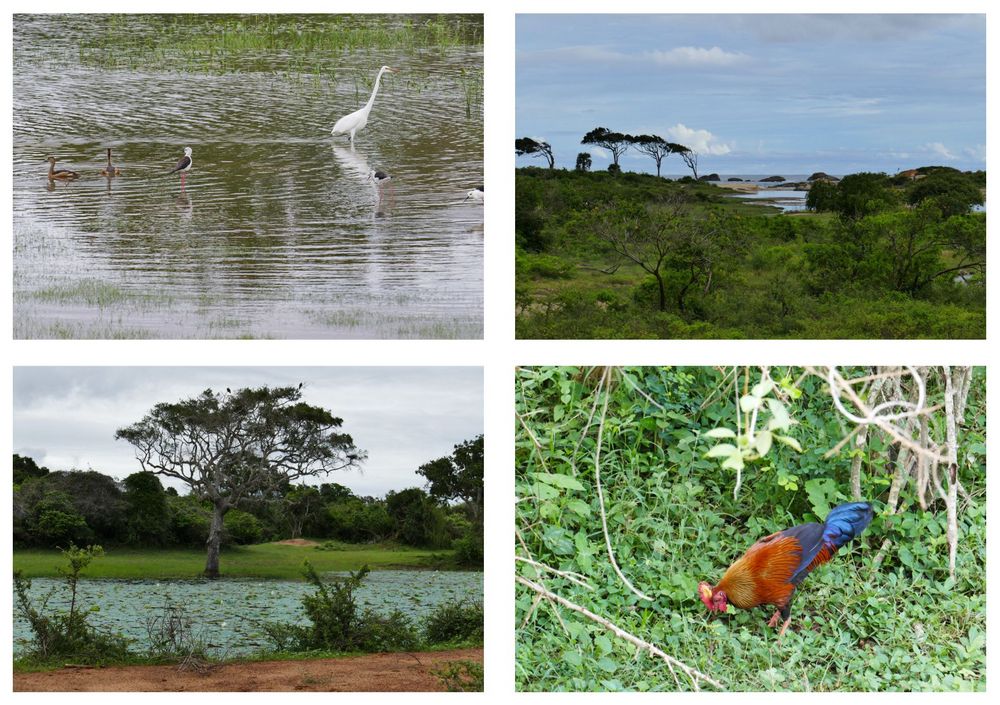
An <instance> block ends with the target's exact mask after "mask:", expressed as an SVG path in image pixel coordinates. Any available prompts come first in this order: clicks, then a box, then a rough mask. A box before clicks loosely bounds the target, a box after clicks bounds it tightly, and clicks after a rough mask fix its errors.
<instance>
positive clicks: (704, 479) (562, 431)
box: [516, 368, 986, 691]
mask: <svg viewBox="0 0 1000 705" xmlns="http://www.w3.org/2000/svg"><path fill="white" fill-rule="evenodd" d="M600 374H601V371H600V370H597V371H590V372H588V371H587V370H583V369H575V368H524V369H521V370H520V371H519V373H518V392H519V393H518V396H519V401H518V408H517V410H518V413H519V416H520V418H521V420H522V421H523V425H522V426H521V428H519V433H518V438H517V480H516V491H517V497H518V500H519V501H518V504H517V525H518V528H519V535H520V540H519V541H518V553H519V555H520V556H525V555H526V552H525V551H526V550H527V551H529V552H530V553H529V554H528V555H530V557H531V558H532V559H534V560H537V561H539V562H541V563H543V564H545V565H547V566H551V567H552V568H555V569H557V570H559V571H563V572H564V573H576V574H579V575H580V576H583V579H584V580H585V582H586V583H587V584H589V585H590V587H591V588H592V589H587V588H586V587H584V586H581V585H580V584H578V583H577V582H574V581H573V580H571V579H569V578H568V577H566V576H564V575H557V574H554V573H552V572H550V571H542V570H539V569H537V568H535V567H534V566H532V565H530V564H527V563H525V562H523V561H522V562H519V563H518V571H517V572H518V574H519V575H520V576H523V577H525V578H527V579H529V580H531V581H541V582H544V585H545V586H546V587H547V588H548V589H549V590H551V591H552V592H554V593H556V594H557V595H560V596H562V597H564V598H566V599H568V600H570V601H571V602H574V603H576V604H578V605H581V606H583V607H586V608H587V609H589V610H591V611H592V612H594V613H596V614H598V615H601V616H602V617H604V618H606V619H608V620H609V621H611V622H613V623H614V624H616V625H617V626H619V627H621V628H622V629H624V630H626V631H628V632H630V633H631V634H633V635H635V636H637V637H639V638H640V639H643V640H645V641H648V642H651V643H652V644H654V645H656V646H658V647H660V648H661V649H663V651H665V652H666V653H667V654H670V655H671V656H673V657H675V658H677V659H679V660H680V661H682V662H683V663H685V664H687V665H688V666H690V667H692V668H696V669H698V670H699V671H702V672H703V673H705V674H707V675H709V676H710V677H712V678H715V679H717V680H718V681H720V682H721V683H722V685H723V687H724V688H725V689H726V690H733V691H876V690H881V691H886V690H888V691H928V690H929V691H956V690H985V684H986V660H985V637H986V579H985V562H986V548H985V542H986V531H985V526H986V516H985V500H984V495H983V488H984V487H985V461H984V459H983V458H982V457H981V454H982V453H983V452H984V448H983V447H981V442H982V440H983V439H984V438H985V435H984V434H985V431H984V428H985V425H984V424H985V413H984V412H983V413H982V414H979V413H978V412H976V411H974V410H971V409H972V404H971V403H970V412H968V414H967V419H966V428H965V435H964V438H965V444H966V445H965V446H964V447H965V452H966V455H965V457H970V455H971V456H972V460H973V461H974V464H973V465H972V467H971V468H965V467H963V472H966V473H967V475H968V476H967V477H963V482H964V483H965V484H966V486H967V487H969V488H970V490H971V494H972V497H971V501H970V502H969V503H968V504H966V505H964V506H963V508H962V510H961V513H960V514H959V536H960V540H959V544H958V554H957V572H956V577H955V579H954V580H952V579H950V578H949V576H948V549H947V541H946V536H945V527H946V521H945V514H944V512H943V511H936V512H933V511H932V512H923V511H921V510H920V508H919V507H918V506H913V505H912V504H911V500H908V499H905V498H904V499H903V502H902V504H901V506H900V510H899V513H898V514H897V515H896V516H893V517H889V516H885V515H884V514H885V507H886V504H885V500H884V498H885V493H886V490H887V487H888V483H889V481H890V479H891V476H890V475H888V474H886V473H885V471H884V468H883V467H882V466H880V463H885V460H884V451H885V449H884V448H880V447H879V446H878V445H877V443H876V441H877V439H870V441H871V444H870V445H869V452H871V457H869V458H868V459H867V460H868V462H869V463H871V466H872V472H870V473H868V474H866V475H865V476H864V485H863V491H864V495H865V496H866V497H867V498H869V499H871V500H872V502H873V504H874V506H875V511H876V518H875V520H874V522H873V523H872V525H871V526H870V527H869V528H868V530H867V531H866V532H865V534H864V535H863V536H862V537H861V538H860V539H858V540H855V541H854V542H852V543H850V544H848V545H847V546H845V547H844V548H843V549H841V550H840V552H838V554H837V555H836V556H835V557H834V558H833V560H832V561H830V563H828V564H827V565H824V566H821V567H820V568H818V569H816V570H815V571H814V572H813V573H812V574H811V575H809V577H808V578H807V579H806V580H805V582H804V583H803V584H802V585H801V586H800V588H799V589H798V591H797V592H796V598H795V600H794V602H793V604H792V613H791V614H792V626H791V628H790V629H789V631H788V632H787V633H786V634H785V637H784V639H783V640H782V641H780V642H779V641H778V639H777V630H776V629H773V628H769V627H768V626H767V620H768V618H769V617H770V615H771V613H772V611H773V610H772V609H770V608H768V609H766V610H765V609H755V610H747V611H743V610H739V609H736V608H733V607H730V609H729V611H728V612H727V613H725V614H721V615H716V616H710V615H709V613H708V612H707V611H706V609H705V608H704V606H703V605H702V604H701V602H700V601H699V600H698V598H697V594H696V593H697V585H698V582H699V581H701V580H708V581H710V582H711V583H712V584H714V583H716V582H717V581H718V580H719V578H721V576H722V574H723V572H724V571H725V569H726V568H727V567H728V566H729V565H730V564H731V563H732V562H733V561H734V560H735V559H736V558H738V557H739V556H740V555H742V553H743V552H744V551H745V550H746V549H747V548H748V547H749V546H750V545H751V544H752V543H753V542H754V541H756V540H757V539H759V538H761V537H763V536H765V535H767V534H770V533H772V532H773V531H777V530H781V529H784V528H787V527H790V526H793V525H795V524H798V523H802V522H805V521H815V520H817V518H821V517H817V514H819V515H823V514H825V511H827V510H828V508H829V506H831V505H833V504H834V503H836V502H839V501H842V500H846V499H849V497H848V496H846V495H845V494H844V492H846V491H847V490H846V484H847V483H846V481H845V479H846V473H847V472H848V469H849V466H850V455H849V454H847V453H845V454H843V455H842V456H838V457H835V458H833V459H831V460H823V459H822V454H823V453H824V452H825V451H826V450H827V449H829V448H831V447H832V446H833V445H835V444H836V442H837V441H838V440H839V439H840V438H841V437H842V436H843V435H845V433H846V431H847V430H849V429H848V428H847V427H846V426H845V425H843V424H842V422H840V421H839V420H838V419H837V418H836V415H835V413H834V412H832V410H831V409H830V408H829V397H828V396H826V397H824V394H823V393H822V391H823V387H822V385H821V384H820V382H819V381H818V380H806V381H804V382H802V384H801V385H800V386H801V388H802V389H803V391H804V394H803V398H802V399H803V400H802V402H801V403H800V404H799V405H797V406H796V407H795V416H796V418H797V421H798V424H797V425H795V426H793V431H792V433H793V435H794V436H795V437H796V438H797V439H799V440H800V441H801V443H802V446H803V453H802V454H797V453H795V452H793V449H791V448H788V447H782V448H781V449H780V450H777V451H772V452H771V453H770V454H768V455H767V458H766V460H767V462H766V463H763V464H762V465H761V466H753V467H750V466H748V467H747V468H745V469H744V471H743V487H742V490H741V492H740V494H739V498H738V499H734V498H733V480H734V473H733V471H732V470H728V469H721V468H720V466H719V462H718V461H717V460H715V459H712V458H706V457H705V452H706V451H707V450H708V449H709V448H710V447H711V446H712V445H713V443H714V442H713V441H711V440H710V439H708V438H704V437H703V436H700V435H699V434H700V433H703V432H704V431H705V430H707V429H710V428H714V427H717V426H719V425H722V424H723V423H724V422H725V419H726V416H725V414H727V413H729V412H728V411H727V408H726V406H725V402H727V401H728V403H729V407H730V408H731V407H732V401H731V400H732V397H731V396H726V395H723V396H722V398H721V399H720V397H719V395H718V394H716V392H717V391H718V390H719V389H720V388H721V385H718V381H719V376H718V375H719V373H718V372H717V371H716V370H714V369H712V368H689V369H687V370H671V369H667V370H660V369H653V368H641V369H636V368H631V369H630V370H628V371H627V374H629V375H630V378H631V379H632V380H633V381H635V382H637V383H638V384H639V386H641V388H642V389H643V390H644V391H645V392H646V393H647V394H649V395H650V397H651V398H653V399H655V400H656V402H657V403H659V404H661V405H662V406H663V409H662V410H659V409H654V408H653V407H651V406H650V405H649V404H648V403H647V402H646V401H645V400H644V399H643V397H642V396H640V395H639V394H638V393H637V392H636V391H635V390H634V389H633V388H632V387H631V386H630V385H629V384H627V383H626V382H625V380H624V379H619V381H618V384H617V386H616V387H614V388H613V389H612V391H611V393H610V396H611V400H610V403H609V407H608V412H607V418H606V419H605V421H604V425H603V435H602V448H601V455H600V458H601V462H600V471H601V479H602V483H603V490H604V495H605V508H606V510H607V522H608V528H609V535H610V537H611V541H612V544H613V546H614V550H615V555H616V558H617V560H618V562H619V564H620V567H621V569H622V571H623V572H624V574H625V576H626V577H627V578H628V579H629V580H630V581H632V582H633V583H634V584H635V586H636V588H637V589H638V590H639V591H641V592H644V593H645V594H646V595H647V596H649V597H651V598H652V600H644V599H642V598H640V597H638V596H637V595H635V594H634V593H633V592H631V591H630V590H629V589H628V588H627V587H625V585H624V584H623V583H622V581H621V580H620V579H619V577H618V576H616V575H615V573H614V570H613V568H612V567H611V565H610V563H609V560H608V556H607V553H606V549H605V545H604V535H603V532H602V529H601V518H600V503H599V501H598V495H597V491H596V485H595V477H594V462H593V461H594V454H595V450H596V438H597V431H596V427H597V425H598V418H599V417H600V412H601V410H600V408H597V409H596V412H595V411H594V407H593V406H592V404H593V396H592V395H591V392H592V390H593V388H594V387H595V386H596V379H595V376H598V375H600ZM982 382H983V380H982V378H981V377H980V378H979V382H978V384H982ZM983 408H984V407H983ZM592 414H593V415H592ZM588 418H591V419H592V420H591V424H590V429H589V431H588V432H585V430H586V429H587V428H588V424H587V420H588ZM528 429H530V433H529V432H528ZM536 442H537V445H536ZM873 445H874V447H873ZM973 488H975V489H973ZM939 509H940V508H939ZM885 539H890V540H891V541H892V545H891V547H890V548H889V550H888V551H887V552H886V553H885V557H884V562H882V563H881V565H880V566H878V567H875V566H874V565H873V562H874V559H875V557H876V555H877V554H878V552H879V549H880V548H881V546H882V544H883V541H884V540H885ZM522 541H523V543H522ZM516 619H517V622H516V624H517V626H518V630H517V664H516V681H517V687H518V689H519V690H528V691H552V690H585V691H593V690H600V691H605V690H610V691H618V690H638V691H656V690H677V689H685V690H686V689H690V688H691V687H692V681H691V680H690V679H688V678H687V677H686V676H684V675H683V674H682V673H680V671H678V677H677V678H676V679H675V678H674V677H673V676H672V675H671V673H670V670H669V669H668V667H667V666H666V664H665V663H664V662H663V661H661V660H660V659H658V658H655V657H653V656H650V655H648V654H647V653H644V652H641V651H639V650H637V649H636V648H635V647H633V646H631V645H629V644H627V643H626V642H625V641H624V640H622V639H619V638H616V637H615V635H613V634H612V633H611V632H609V631H608V630H607V629H605V628H604V627H602V626H601V625H599V624H597V623H596V622H593V621H590V620H587V619H584V618H583V617H581V616H580V615H578V614H576V613H574V612H571V611H569V610H567V609H564V608H559V610H558V615H557V614H556V608H555V607H554V606H552V605H551V604H550V603H548V602H547V601H542V602H541V603H539V604H537V605H535V593H534V592H533V591H531V590H529V589H526V588H525V587H524V586H522V585H519V586H518V590H517V598H516ZM702 687H703V689H711V688H710V687H709V686H706V685H705V684H704V683H702Z"/></svg>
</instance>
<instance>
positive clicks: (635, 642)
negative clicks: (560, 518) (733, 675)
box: [514, 575, 725, 690]
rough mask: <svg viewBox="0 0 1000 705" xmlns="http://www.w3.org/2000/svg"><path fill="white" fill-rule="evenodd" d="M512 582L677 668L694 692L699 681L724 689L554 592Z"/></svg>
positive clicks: (524, 582)
mask: <svg viewBox="0 0 1000 705" xmlns="http://www.w3.org/2000/svg"><path fill="white" fill-rule="evenodd" d="M514 580H516V581H517V582H519V583H521V584H522V585H524V586H525V587H527V588H529V589H531V590H534V591H535V592H537V593H538V594H540V595H542V596H543V597H545V598H546V599H547V600H551V601H552V602H556V603H558V604H560V605H562V606H563V607H565V608H566V609H568V610H572V611H573V612H577V613H579V614H582V615H583V616H584V617H586V618H587V619H590V620H592V621H594V622H597V623H598V624H600V625H601V626H602V627H604V628H605V629H607V630H608V631H610V632H612V633H613V634H614V635H615V636H617V637H619V638H621V639H624V640H625V641H627V642H629V643H630V644H633V645H634V646H636V647H637V648H639V649H641V650H643V651H648V652H649V653H650V654H651V655H653V656H657V657H659V658H661V659H663V661H664V662H665V663H666V664H667V666H668V667H669V668H670V669H671V670H673V669H674V668H679V669H680V670H681V671H682V672H683V673H684V675H686V676H687V677H688V678H690V679H691V685H692V686H693V687H694V689H695V690H700V687H699V682H700V681H704V682H705V683H708V684H709V685H712V686H714V687H716V688H718V689H719V690H724V689H725V688H724V687H723V685H722V683H720V682H719V681H717V680H716V679H714V678H712V677H711V676H709V675H706V674H704V673H702V672H701V671H699V670H697V669H696V668H692V667H691V666H688V665H687V664H686V663H684V662H682V661H679V660H677V659H676V658H674V657H673V656H671V655H670V654H668V653H666V652H664V651H663V650H662V649H661V648H659V647H658V646H656V645H654V644H651V643H649V642H648V641H645V640H643V639H640V638H639V637H637V636H635V635H634V634H631V633H629V632H627V631H625V630H624V629H622V628H621V627H619V626H618V625H616V624H613V623H612V622H609V621H608V620H607V619H605V618H604V617H601V616H600V615H598V614H594V613H593V612H591V611H590V610H588V609H587V608H586V607H581V606H580V605H578V604H576V603H575V602H570V601H569V600H567V599H566V598H565V597H561V596H559V595H557V594H555V593H554V592H551V591H550V590H547V589H546V588H544V587H542V586H541V585H539V584H538V583H535V582H532V581H531V580H528V579H527V578H523V577H521V576H520V575H517V576H514Z"/></svg>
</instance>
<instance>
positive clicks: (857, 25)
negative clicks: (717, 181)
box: [516, 14, 986, 174]
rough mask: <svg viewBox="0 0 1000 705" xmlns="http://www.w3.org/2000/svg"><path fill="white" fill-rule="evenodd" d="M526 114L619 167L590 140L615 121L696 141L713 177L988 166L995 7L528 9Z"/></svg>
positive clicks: (627, 160)
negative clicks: (912, 10) (899, 11)
mask: <svg viewBox="0 0 1000 705" xmlns="http://www.w3.org/2000/svg"><path fill="white" fill-rule="evenodd" d="M516 122H517V136H518V137H525V136H527V137H533V138H535V139H541V140H545V141H547V142H549V143H550V144H551V145H552V147H553V149H554V151H555V154H556V160H557V161H556V165H557V166H560V167H567V168H572V167H573V164H574V162H575V160H576V155H577V153H578V152H582V151H588V152H590V153H591V155H592V156H593V158H594V168H595V169H603V168H606V167H607V164H608V163H609V162H610V161H611V160H610V155H607V154H605V153H603V151H602V150H600V149H599V148H597V149H595V148H593V147H591V146H585V145H581V144H580V139H581V137H582V136H583V135H584V134H585V133H586V132H587V131H589V130H591V129H592V128H594V127H597V126H603V127H607V128H609V129H611V130H616V131H619V132H627V133H632V134H647V133H648V134H656V135H660V136H661V137H663V138H665V139H667V140H669V141H672V142H679V143H681V144H685V145H687V146H688V147H691V148H692V149H694V150H696V151H698V152H699V153H700V154H701V156H700V164H699V171H700V172H701V173H709V172H712V171H715V172H719V173H721V174H740V173H742V174H765V173H766V174H781V173H785V174H809V173H811V172H813V171H820V170H822V171H826V172H829V173H832V174H844V173H851V172H856V171H870V170H874V171H886V172H889V173H895V172H896V171H898V170H901V169H908V168H912V167H916V166H922V165H929V164H946V165H949V166H955V167H958V168H960V169H984V168H985V163H986V147H985V145H986V21H985V16H983V15H766V14H762V15H634V14H633V15H518V17H517V120H516ZM533 163H534V164H544V162H543V161H541V160H532V159H530V158H528V157H521V158H519V159H518V164H519V165H522V166H523V165H528V164H533ZM621 164H622V168H623V169H626V170H629V171H653V172H655V165H654V164H653V161H652V159H650V158H649V157H645V156H643V155H640V154H638V153H634V152H632V151H630V152H628V153H627V154H626V155H625V156H624V157H623V158H622V161H621ZM663 171H664V173H665V174H683V173H687V172H686V170H685V167H684V165H683V164H682V163H681V162H680V160H679V159H677V158H676V157H674V158H670V159H667V160H666V161H665V162H664V167H663Z"/></svg>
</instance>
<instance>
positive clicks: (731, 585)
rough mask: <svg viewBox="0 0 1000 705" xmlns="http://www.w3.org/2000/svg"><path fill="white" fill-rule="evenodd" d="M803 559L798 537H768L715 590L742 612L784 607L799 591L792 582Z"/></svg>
mask: <svg viewBox="0 0 1000 705" xmlns="http://www.w3.org/2000/svg"><path fill="white" fill-rule="evenodd" d="M801 559H802V549H801V548H800V546H799V542H798V541H797V540H796V539H795V538H794V537H791V536H781V534H780V532H779V533H776V534H771V535H770V536H765V537H764V538H762V539H761V540H760V541H758V542H757V543H755V544H754V545H753V546H751V547H750V548H749V549H748V550H747V552H746V553H744V554H743V556H742V557H741V558H740V559H739V560H737V561H736V562H735V563H733V564H732V565H731V566H729V570H727V571H726V574H725V575H723V576H722V580H720V581H719V584H718V585H716V586H715V588H716V590H722V591H723V592H724V593H726V597H727V598H728V600H729V602H730V603H732V604H734V605H736V606H737V607H739V608H741V609H749V608H751V607H756V606H758V605H764V604H770V605H777V606H779V607H780V606H784V605H785V604H787V603H788V600H789V599H790V598H791V595H792V592H793V591H794V590H795V586H794V585H792V584H791V582H789V581H790V580H791V577H792V574H793V573H794V572H795V569H796V568H798V566H799V562H800V561H801Z"/></svg>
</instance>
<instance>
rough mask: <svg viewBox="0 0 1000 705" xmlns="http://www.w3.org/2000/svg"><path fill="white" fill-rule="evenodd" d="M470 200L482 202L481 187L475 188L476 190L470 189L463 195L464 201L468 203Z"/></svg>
mask: <svg viewBox="0 0 1000 705" xmlns="http://www.w3.org/2000/svg"><path fill="white" fill-rule="evenodd" d="M470 198H471V199H472V200H473V201H481V200H483V187H482V186H476V188H474V189H472V190H471V191H469V192H468V193H467V194H465V200H466V201H468V200H469V199H470Z"/></svg>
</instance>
